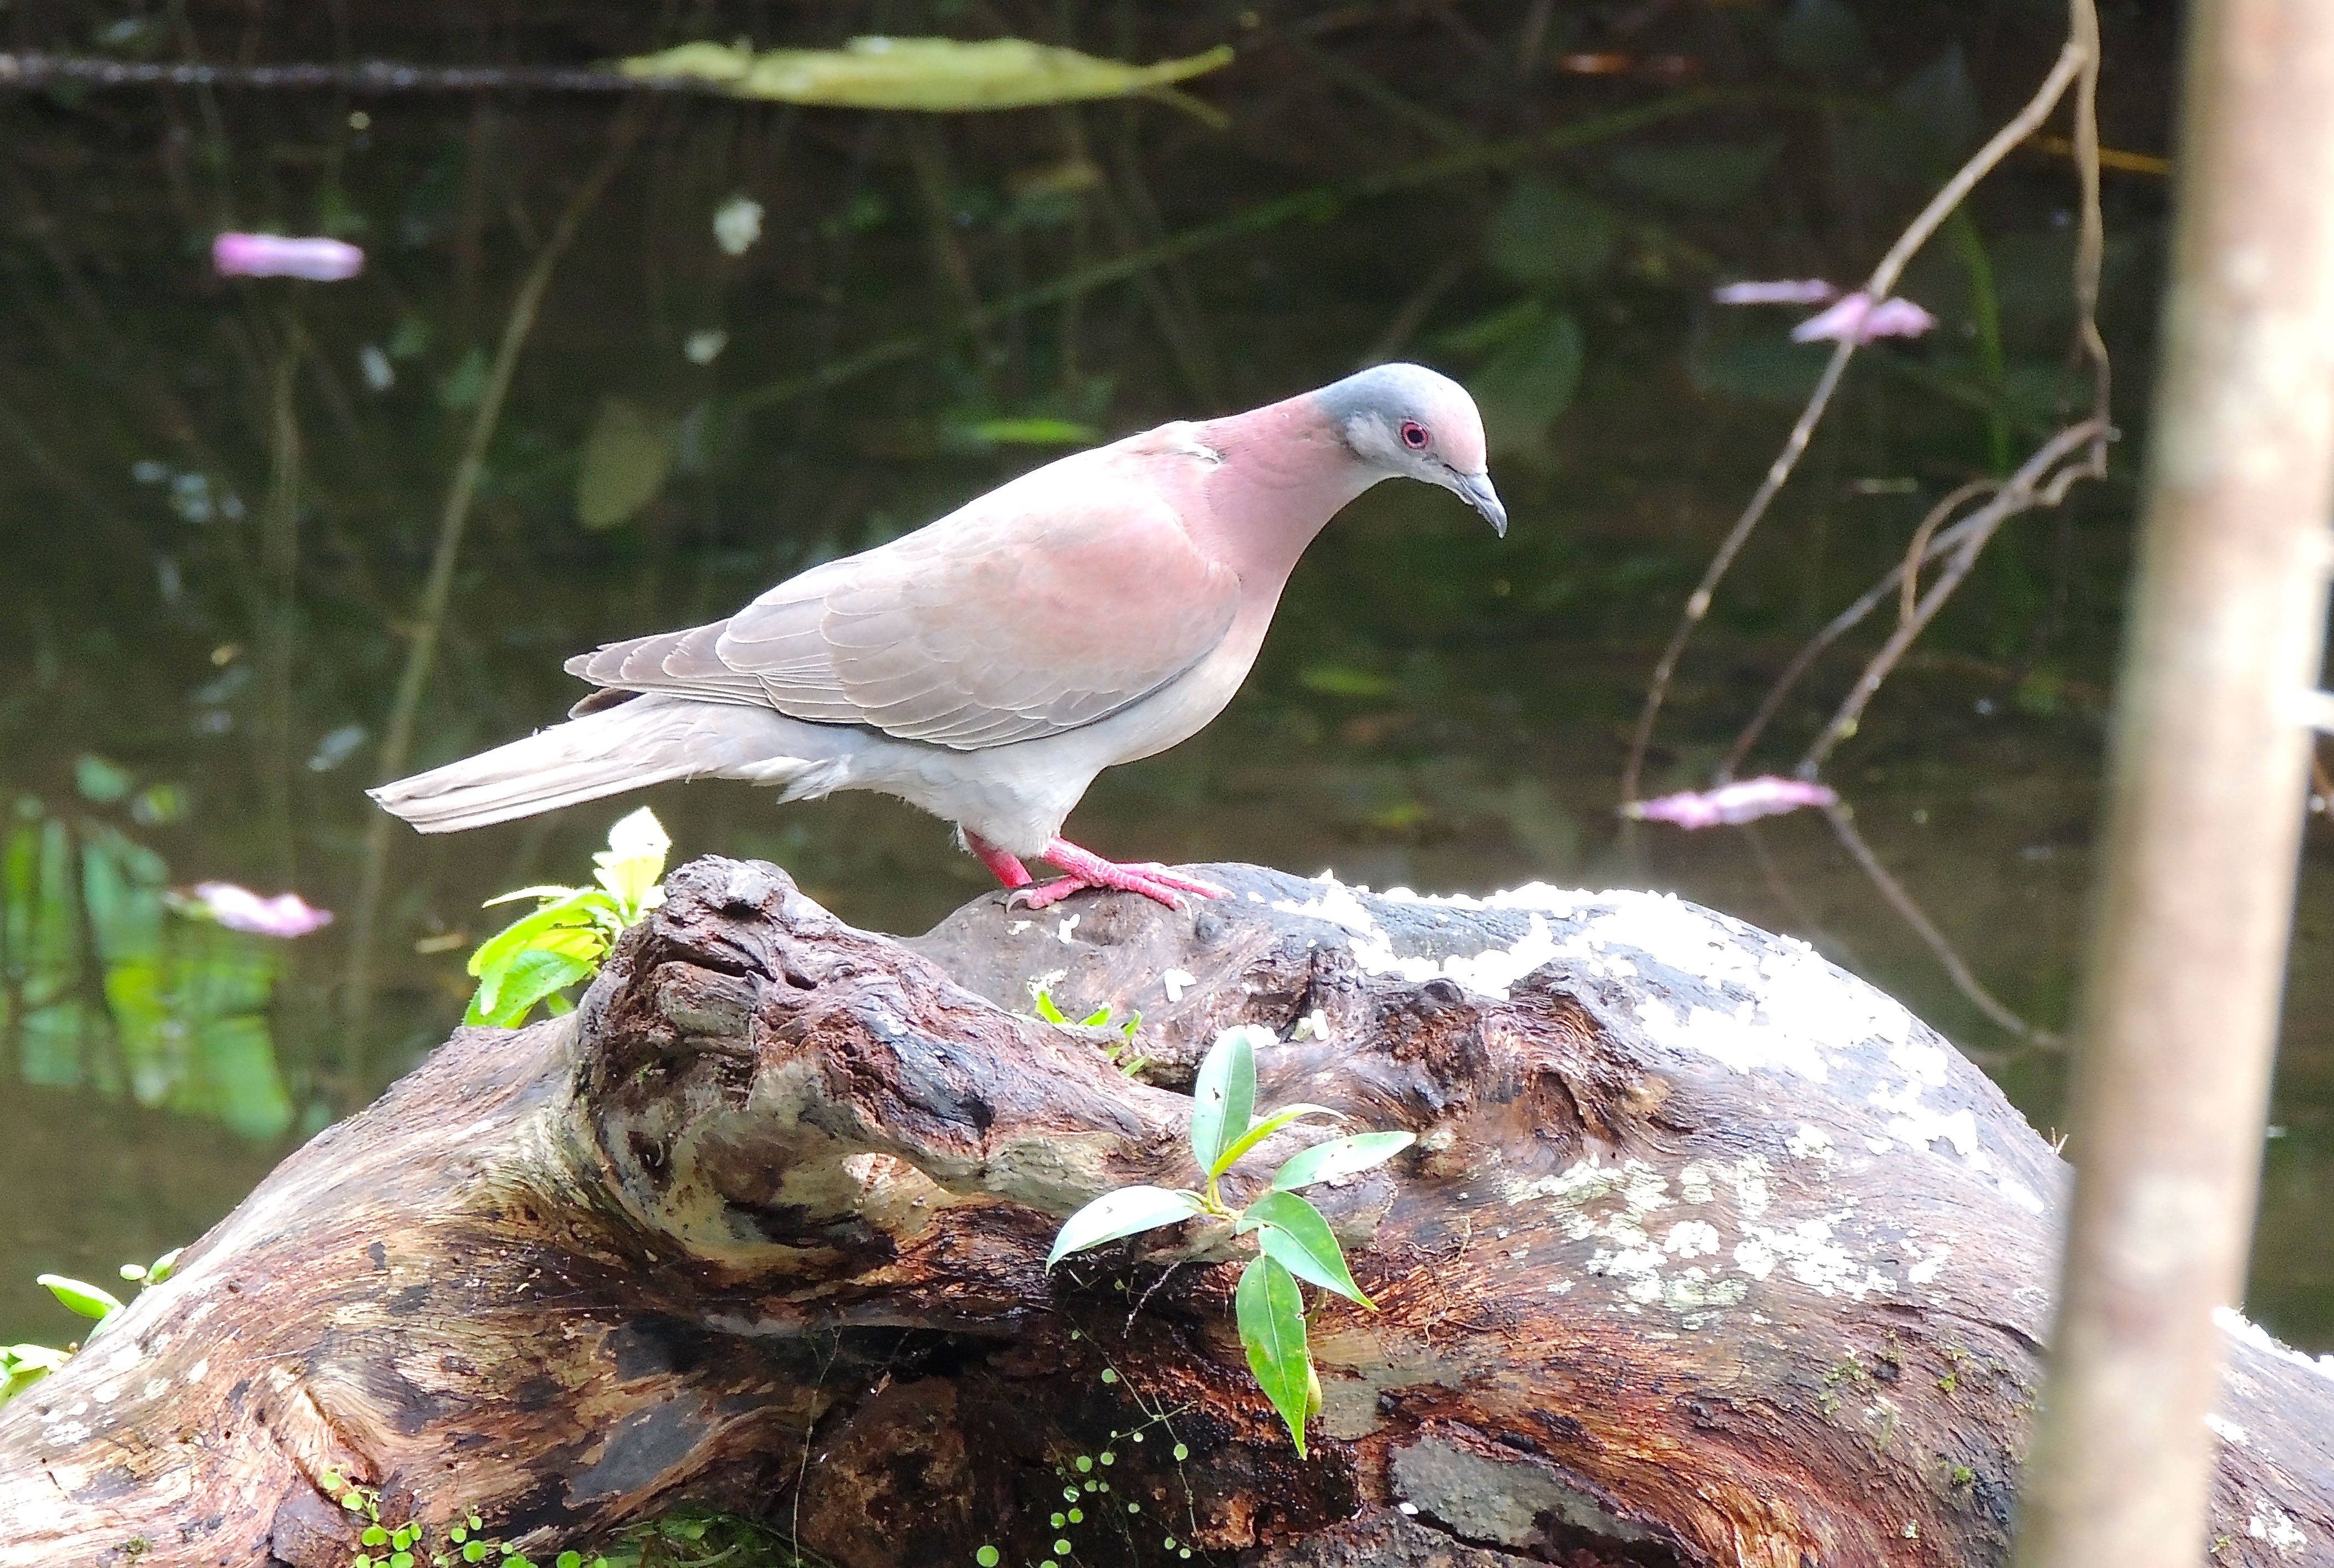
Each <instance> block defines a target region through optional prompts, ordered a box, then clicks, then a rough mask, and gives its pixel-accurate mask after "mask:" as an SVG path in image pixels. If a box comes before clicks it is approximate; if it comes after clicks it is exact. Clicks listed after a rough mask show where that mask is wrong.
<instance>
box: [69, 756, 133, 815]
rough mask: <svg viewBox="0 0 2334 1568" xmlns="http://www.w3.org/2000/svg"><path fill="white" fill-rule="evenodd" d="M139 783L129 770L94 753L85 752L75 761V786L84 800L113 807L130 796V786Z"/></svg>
mask: <svg viewBox="0 0 2334 1568" xmlns="http://www.w3.org/2000/svg"><path fill="white" fill-rule="evenodd" d="M137 782H138V781H137V780H136V779H135V778H133V777H132V776H131V775H130V770H129V769H127V768H125V767H122V766H121V765H120V764H118V763H112V762H108V761H107V760H106V759H105V758H103V757H101V756H99V755H97V754H95V753H94V752H83V753H82V755H80V756H78V757H76V758H74V759H73V785H74V787H75V788H77V789H79V790H80V791H81V794H82V799H83V800H86V801H94V802H96V803H98V804H99V805H111V804H112V803H114V802H115V801H118V800H120V799H121V797H122V796H123V795H126V794H129V793H130V785H131V784H135V783H137Z"/></svg>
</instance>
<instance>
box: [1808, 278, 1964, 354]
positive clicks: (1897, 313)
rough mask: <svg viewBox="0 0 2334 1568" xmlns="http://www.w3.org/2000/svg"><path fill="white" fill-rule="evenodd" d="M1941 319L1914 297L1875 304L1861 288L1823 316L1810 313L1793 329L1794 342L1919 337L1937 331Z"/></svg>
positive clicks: (1866, 341)
mask: <svg viewBox="0 0 2334 1568" xmlns="http://www.w3.org/2000/svg"><path fill="white" fill-rule="evenodd" d="M1936 324H1937V318H1936V317H1934V316H1933V315H1931V314H1930V313H1928V312H1926V311H1924V310H1923V309H1922V308H1921V307H1920V306H1918V305H1916V304H1914V303H1913V302H1912V301H1911V300H1897V299H1891V300H1882V301H1881V302H1880V303H1878V304H1874V303H1872V296H1871V295H1870V294H1867V293H1864V292H1863V291H1862V290H1860V289H1859V290H1857V292H1856V293H1852V294H1848V295H1847V296H1846V297H1844V298H1843V299H1841V301H1840V302H1839V303H1837V304H1836V305H1834V306H1832V308H1831V309H1829V310H1828V311H1826V312H1824V313H1823V314H1821V315H1819V316H1810V317H1808V319H1807V320H1806V321H1804V322H1800V323H1799V325H1798V326H1796V327H1793V328H1792V329H1791V341H1793V342H1797V343H1812V342H1816V341H1819V340H1824V339H1828V340H1829V341H1833V342H1840V341H1845V340H1847V339H1848V338H1854V339H1855V340H1856V341H1857V342H1859V343H1868V342H1870V341H1872V340H1873V339H1875V338H1917V337H1919V336H1921V334H1923V333H1924V332H1930V331H1933V330H1934V328H1935V326H1936Z"/></svg>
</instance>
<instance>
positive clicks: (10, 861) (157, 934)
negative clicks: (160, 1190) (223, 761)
mask: <svg viewBox="0 0 2334 1568" xmlns="http://www.w3.org/2000/svg"><path fill="white" fill-rule="evenodd" d="M91 761H92V762H93V761H94V759H91ZM97 766H98V767H102V765H97ZM82 771H83V773H84V774H85V775H86V774H90V773H92V771H95V770H94V769H93V768H92V767H91V766H88V765H85V766H84V768H83V770H82ZM117 798H118V797H117ZM156 799H157V794H156V793H155V792H153V791H149V792H146V793H145V794H140V795H139V796H138V797H137V799H136V800H135V801H133V802H130V810H131V811H132V812H139V811H140V808H141V807H143V808H145V810H146V812H147V813H149V814H150V813H151V811H152V807H153V803H154V802H155V800H156ZM169 899H170V875H169V866H168V865H167V864H166V863H165V862H164V861H163V859H162V857H161V856H160V855H159V854H157V853H156V852H155V851H153V850H152V849H150V848H149V847H148V846H146V845H145V844H142V843H140V842H138V841H137V840H136V839H134V838H132V837H131V836H130V834H129V833H128V832H124V831H123V830H122V829H121V828H120V827H117V826H115V825H114V824H112V823H111V822H107V821H105V820H103V819H102V818H101V817H99V816H96V815H94V814H93V813H92V809H91V807H90V806H88V805H84V806H82V807H81V808H79V809H67V810H65V811H63V812H57V811H53V810H51V809H50V808H49V807H47V806H45V805H43V803H41V802H40V801H38V800H35V799H34V798H33V797H31V796H29V795H27V796H24V797H22V798H20V799H19V800H18V801H17V802H16V803H15V809H14V820H13V822H11V823H10V824H9V827H8V832H7V838H6V841H5V850H0V1077H5V1078H8V1079H13V1080H21V1081H22V1082H24V1083H27V1084H33V1085H36V1086H39V1087H42V1088H47V1089H80V1090H91V1091H94V1092H96V1093H97V1094H98V1095H100V1096H103V1097H106V1098H109V1099H113V1100H117V1101H118V1100H128V1101H130V1102H132V1103H134V1104H136V1105H138V1106H140V1107H143V1108H146V1109H148V1110H163V1111H173V1112H176V1113H178V1114H180V1115H185V1116H196V1117H203V1118H207V1119H210V1120H213V1121H217V1122H219V1123H221V1124H222V1125H224V1126H226V1127H227V1128H229V1129H231V1130H234V1131H236V1132H237V1133H240V1134H242V1135H243V1136H245V1137H246V1138H250V1139H255V1140H273V1139H275V1138H277V1137H278V1136H280V1135H281V1134H282V1133H283V1132H284V1131H285V1130H286V1129H288V1128H289V1127H290V1126H291V1124H292V1120H293V1105H292V1100H291V1096H290V1095H289V1093H288V1092H286V1090H285V1082H284V1077H283V1074H282V1073H281V1072H280V1071H279V1070H278V1067H277V1064H276V1061H275V1042H274V1040H273V1038H272V1036H271V1034H270V1030H269V1018H270V1012H271V1005H272V1003H273V1000H274V996H275V983H276V977H277V962H276V958H275V955H274V954H273V953H272V952H271V951H270V950H269V948H268V944H267V942H266V941H265V939H264V938H256V937H253V936H248V935H245V934H243V933H239V932H234V931H229V930H227V929H226V928H222V927H220V926H218V925H217V924H214V923H212V922H210V921H207V920H202V919H189V918H187V917H185V916H182V915H178V914H176V913H174V912H173V910H172V909H171V908H170V902H169Z"/></svg>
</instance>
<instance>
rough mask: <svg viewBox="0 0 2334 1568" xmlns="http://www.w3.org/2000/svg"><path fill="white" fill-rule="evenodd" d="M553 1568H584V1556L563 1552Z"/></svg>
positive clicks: (577, 1553)
mask: <svg viewBox="0 0 2334 1568" xmlns="http://www.w3.org/2000/svg"><path fill="white" fill-rule="evenodd" d="M553 1568H584V1554H583V1553H581V1552H562V1553H561V1554H559V1556H558V1558H557V1559H556V1561H555V1563H554V1564H553Z"/></svg>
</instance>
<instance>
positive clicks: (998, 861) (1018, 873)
mask: <svg viewBox="0 0 2334 1568" xmlns="http://www.w3.org/2000/svg"><path fill="white" fill-rule="evenodd" d="M957 831H958V832H961V833H963V834H964V847H965V848H966V849H969V850H970V851H972V852H973V855H974V856H975V857H976V858H977V859H978V860H979V861H980V863H981V864H982V865H984V866H987V867H988V868H989V875H990V876H992V877H995V878H996V879H997V880H998V881H1000V882H1003V883H1004V884H1005V885H1006V886H1007V887H1008V888H1026V887H1027V886H1028V885H1029V884H1030V883H1031V882H1032V881H1034V880H1036V879H1035V878H1033V877H1031V876H1030V875H1029V868H1028V867H1027V866H1025V865H1023V864H1022V863H1021V861H1020V860H1019V859H1018V857H1016V856H1013V855H1008V854H1007V853H1006V852H1005V851H1003V850H1000V849H998V847H997V846H996V845H995V844H992V843H990V842H989V841H988V840H987V839H984V838H982V837H981V836H980V835H979V833H976V832H972V831H971V830H970V829H969V828H960V829H958V830H957Z"/></svg>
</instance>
